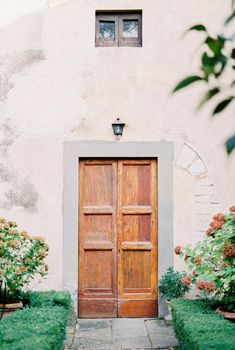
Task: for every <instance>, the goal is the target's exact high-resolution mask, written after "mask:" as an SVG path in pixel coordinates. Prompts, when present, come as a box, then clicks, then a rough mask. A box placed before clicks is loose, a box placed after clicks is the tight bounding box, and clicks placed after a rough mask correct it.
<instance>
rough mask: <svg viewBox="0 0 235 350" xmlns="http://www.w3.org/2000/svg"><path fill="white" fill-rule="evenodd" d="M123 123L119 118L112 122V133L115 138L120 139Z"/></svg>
mask: <svg viewBox="0 0 235 350" xmlns="http://www.w3.org/2000/svg"><path fill="white" fill-rule="evenodd" d="M124 126H125V123H123V122H122V121H121V120H120V119H119V118H117V119H116V120H115V122H114V123H112V127H113V133H114V135H115V136H116V138H117V140H120V137H121V136H122V134H123V129H124Z"/></svg>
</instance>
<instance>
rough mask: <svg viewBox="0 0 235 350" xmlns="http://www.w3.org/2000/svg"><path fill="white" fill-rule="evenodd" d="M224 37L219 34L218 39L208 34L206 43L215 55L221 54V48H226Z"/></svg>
mask: <svg viewBox="0 0 235 350" xmlns="http://www.w3.org/2000/svg"><path fill="white" fill-rule="evenodd" d="M224 42H225V40H224V38H223V37H222V36H219V35H218V36H217V38H216V39H214V38H212V37H210V36H208V37H207V39H206V41H205V43H206V44H207V46H208V47H209V48H210V49H211V51H212V52H213V53H214V54H215V55H221V50H222V49H223V48H224Z"/></svg>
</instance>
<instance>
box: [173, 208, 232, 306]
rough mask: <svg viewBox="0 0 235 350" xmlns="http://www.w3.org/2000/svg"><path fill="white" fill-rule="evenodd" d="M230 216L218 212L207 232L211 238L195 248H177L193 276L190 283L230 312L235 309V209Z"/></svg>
mask: <svg viewBox="0 0 235 350" xmlns="http://www.w3.org/2000/svg"><path fill="white" fill-rule="evenodd" d="M229 210H230V211H229V213H227V214H222V213H218V214H216V215H214V216H213V221H212V222H211V223H210V227H209V228H208V230H207V231H206V235H207V237H206V238H205V239H204V240H202V241H201V242H198V243H197V244H196V245H195V246H194V247H191V246H190V245H188V246H186V247H184V248H182V247H181V246H177V247H175V253H176V254H178V255H179V256H180V257H183V258H184V260H185V262H186V264H187V266H188V268H189V271H190V274H189V275H188V278H186V276H185V277H184V280H183V283H185V284H186V285H188V283H189V281H191V282H192V283H194V284H195V285H196V288H197V289H198V290H199V291H200V292H201V293H202V294H203V295H204V296H207V295H208V294H209V293H210V295H213V296H215V297H218V299H219V300H220V301H221V304H222V305H223V306H224V307H225V308H226V309H228V310H232V309H234V308H235V206H232V207H231V208H229Z"/></svg>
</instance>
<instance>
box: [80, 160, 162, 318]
mask: <svg viewBox="0 0 235 350" xmlns="http://www.w3.org/2000/svg"><path fill="white" fill-rule="evenodd" d="M79 179H80V180H79V188H80V195H79V197H80V203H79V207H80V210H79V303H78V307H79V317H153V316H156V313H157V294H156V285H157V163H156V160H83V161H81V162H80V175H79Z"/></svg>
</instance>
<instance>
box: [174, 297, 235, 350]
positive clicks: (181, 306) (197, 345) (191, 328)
mask: <svg viewBox="0 0 235 350" xmlns="http://www.w3.org/2000/svg"><path fill="white" fill-rule="evenodd" d="M172 315H173V323H174V329H175V333H176V336H177V338H178V340H179V343H180V349H181V350H225V349H226V350H234V344H235V324H234V323H231V322H229V321H227V320H225V319H224V318H223V316H221V315H219V314H217V313H216V312H215V311H213V310H212V309H211V307H210V305H209V304H208V303H207V302H205V301H203V300H190V299H177V300H173V301H172Z"/></svg>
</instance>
